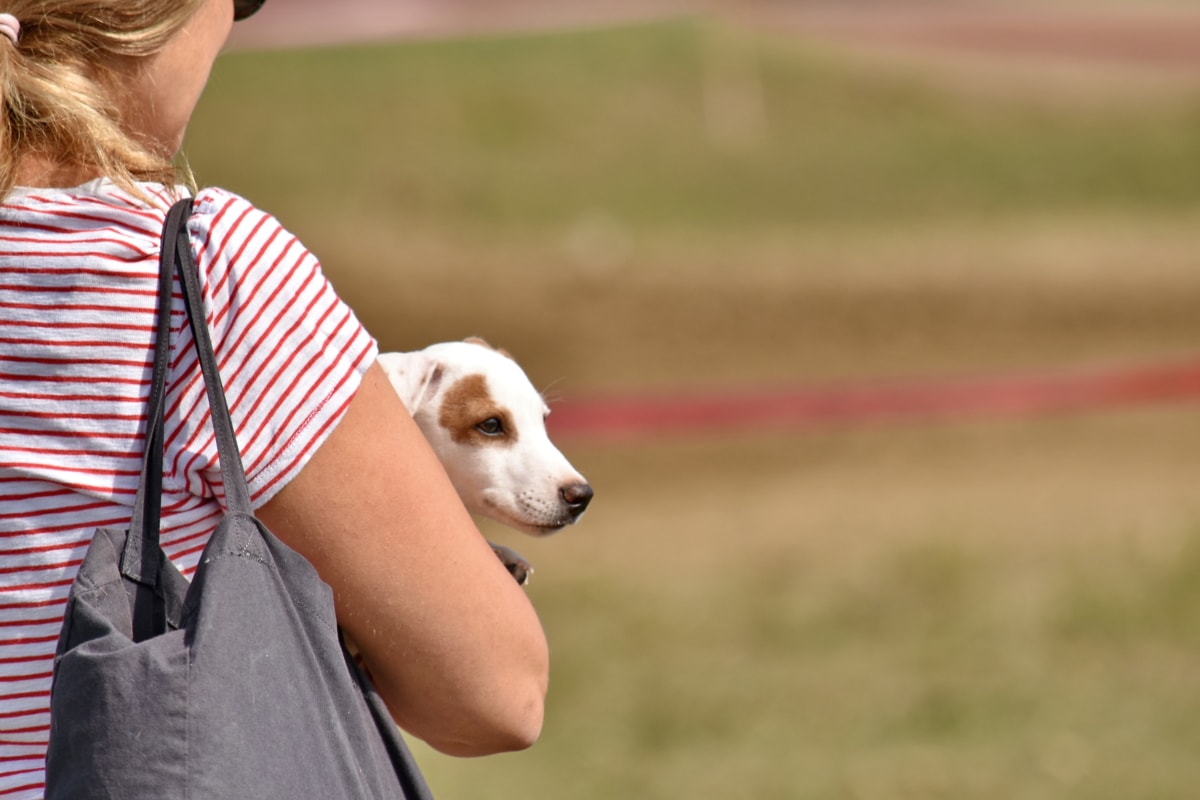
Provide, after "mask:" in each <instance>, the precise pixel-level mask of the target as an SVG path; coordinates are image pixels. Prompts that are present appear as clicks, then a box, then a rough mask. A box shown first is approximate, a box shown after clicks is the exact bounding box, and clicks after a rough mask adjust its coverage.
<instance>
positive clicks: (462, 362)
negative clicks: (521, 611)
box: [379, 338, 594, 584]
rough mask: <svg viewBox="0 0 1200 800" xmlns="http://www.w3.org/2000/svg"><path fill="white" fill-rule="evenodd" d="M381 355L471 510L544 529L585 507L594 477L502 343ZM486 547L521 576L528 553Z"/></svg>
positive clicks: (569, 520) (522, 527)
mask: <svg viewBox="0 0 1200 800" xmlns="http://www.w3.org/2000/svg"><path fill="white" fill-rule="evenodd" d="M379 363H380V366H382V367H383V369H384V372H385V373H386V374H387V376H388V378H389V379H390V380H391V382H392V386H393V387H394V388H395V389H396V393H397V394H398V395H399V396H400V399H401V401H403V403H404V405H405V406H406V407H407V408H408V410H409V412H410V413H411V414H412V415H413V419H414V420H416V423H417V425H418V427H420V429H421V432H422V433H424V435H425V438H426V439H427V440H428V441H429V444H430V445H431V446H432V447H433V450H434V452H435V453H436V454H437V456H438V458H439V459H440V460H441V462H442V464H443V466H444V467H445V468H446V473H447V474H448V475H449V476H450V480H451V482H452V483H453V484H454V488H455V490H456V491H457V492H458V494H459V497H461V498H462V501H463V503H464V504H465V505H466V507H467V510H468V511H470V512H471V513H472V514H478V515H480V516H484V517H488V518H490V519H494V520H496V521H497V522H500V523H502V524H504V525H507V526H508V527H510V528H515V529H516V530H519V531H524V532H525V533H528V534H531V535H533V536H545V535H548V534H551V533H555V532H556V531H559V530H562V529H563V528H564V527H566V526H567V525H572V524H574V523H575V522H577V521H578V520H579V518H580V517H581V516H582V515H583V512H584V511H585V510H587V507H588V504H589V503H590V502H591V500H592V497H593V494H594V493H593V491H592V487H591V486H590V485H589V484H588V482H587V481H586V480H585V479H584V478H583V476H582V475H580V474H579V472H578V471H577V470H576V469H575V468H574V467H572V466H571V464H570V463H569V462H568V461H567V459H566V458H565V457H564V456H563V454H562V453H560V452H559V450H558V448H557V447H555V446H554V444H553V443H552V442H551V441H550V437H549V436H548V435H547V433H546V417H547V416H548V415H549V413H550V409H549V408H547V406H546V402H545V400H544V399H543V398H542V395H541V393H540V392H538V390H537V389H535V388H534V386H533V384H532V383H530V381H529V378H528V377H527V376H526V375H525V372H524V371H523V370H522V369H521V368H520V366H518V365H517V362H516V361H514V360H513V358H512V356H510V355H509V354H508V353H506V352H504V351H503V350H497V349H495V348H493V347H492V346H491V345H489V344H488V343H487V342H485V341H484V340H482V339H474V338H473V339H467V340H466V341H462V342H443V343H441V344H435V345H431V346H430V347H427V348H425V349H424V350H419V351H417V352H412V353H382V354H380V356H379ZM492 548H493V549H494V550H495V551H496V554H497V555H498V556H499V557H500V560H501V561H503V562H504V563H505V566H506V567H508V569H509V571H510V572H511V573H512V574H513V577H514V578H516V579H517V582H518V583H521V584H524V583H525V582H526V581H527V580H528V578H529V575H530V574H531V573H532V571H533V569H532V567H531V566H530V565H529V564H528V562H526V561H525V560H524V559H523V558H521V557H520V556H519V555H517V554H516V553H514V552H513V551H512V550H509V549H508V548H505V547H500V546H498V545H492Z"/></svg>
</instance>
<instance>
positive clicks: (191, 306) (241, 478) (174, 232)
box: [163, 199, 254, 516]
mask: <svg viewBox="0 0 1200 800" xmlns="http://www.w3.org/2000/svg"><path fill="white" fill-rule="evenodd" d="M179 206H186V209H187V211H188V212H189V213H188V214H184V215H183V216H182V217H180V218H179V219H177V220H175V227H173V228H171V229H170V230H166V229H164V234H163V245H164V248H165V247H166V246H168V245H174V247H173V249H174V251H175V254H176V260H177V261H176V263H177V264H178V266H179V275H180V277H181V278H182V279H183V301H184V306H185V307H186V308H187V315H188V324H189V325H190V326H191V328H192V339H193V341H194V343H195V346H196V355H197V356H198V358H199V359H200V370H201V371H202V372H203V373H204V388H205V390H206V391H207V392H208V406H209V412H210V416H211V417H212V426H213V432H214V433H215V434H216V438H217V454H218V456H219V457H220V464H221V481H222V483H224V484H225V507H226V508H227V509H228V510H229V513H231V514H248V515H251V516H253V514H254V509H253V507H252V506H251V505H250V486H249V484H248V483H247V482H246V470H245V467H243V465H242V456H241V452H240V451H239V450H238V443H237V435H236V434H235V433H234V430H233V420H232V419H230V417H229V406H228V404H227V403H226V402H225V388H224V384H223V383H222V382H221V371H220V369H219V368H218V367H217V355H216V353H215V352H214V351H213V346H212V338H211V337H210V336H209V333H208V318H207V317H206V316H205V313H204V298H203V296H202V295H201V293H200V278H199V276H198V275H197V274H196V262H195V260H194V259H193V258H192V244H191V240H190V239H189V238H188V236H187V220H188V216H189V215H190V212H191V207H192V201H191V200H190V199H189V200H182V201H180V202H179V203H177V204H176V207H179ZM167 221H168V222H170V221H171V218H170V217H169V216H168V220H167Z"/></svg>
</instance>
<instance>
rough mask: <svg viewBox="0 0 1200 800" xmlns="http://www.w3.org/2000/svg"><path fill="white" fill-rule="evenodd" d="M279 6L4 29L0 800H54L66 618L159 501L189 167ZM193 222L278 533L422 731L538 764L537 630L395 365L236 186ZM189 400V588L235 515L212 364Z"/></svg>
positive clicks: (37, 7)
mask: <svg viewBox="0 0 1200 800" xmlns="http://www.w3.org/2000/svg"><path fill="white" fill-rule="evenodd" d="M261 4H262V3H261V0H259V2H253V0H251V2H240V1H239V0H11V1H10V2H9V3H8V5H7V7H6V8H5V11H6V12H7V13H5V14H2V15H0V92H2V93H3V102H4V106H5V112H6V114H5V118H4V120H3V121H2V122H0V195H2V196H3V198H4V200H3V205H2V207H0V501H2V503H0V797H5V798H25V797H39V796H40V795H41V791H42V781H43V777H42V760H43V758H44V753H45V746H46V739H47V733H48V729H49V721H48V708H49V685H50V676H51V670H52V662H53V653H54V648H55V642H56V639H57V635H58V629H59V627H60V625H61V621H62V613H63V608H64V603H65V598H66V594H67V591H68V589H69V587H70V584H71V580H72V578H73V576H74V574H75V572H76V570H77V568H78V565H79V561H80V559H81V558H82V556H83V553H84V551H85V550H86V548H87V545H88V542H89V537H90V535H91V532H92V531H93V530H94V529H96V528H97V527H124V526H125V525H127V524H128V521H129V509H130V506H131V504H132V502H133V496H134V492H135V490H136V486H137V481H138V470H139V468H140V464H141V457H142V449H143V447H144V444H145V441H144V436H143V435H142V431H143V429H144V422H143V415H144V410H145V409H144V406H145V402H146V395H147V393H148V382H149V375H150V367H151V365H150V359H151V347H152V344H153V341H152V340H153V336H152V327H153V321H154V301H155V291H154V290H155V280H156V275H157V258H158V252H157V251H158V237H159V234H160V232H161V227H162V222H163V218H164V214H165V210H166V208H167V207H168V205H169V204H170V201H171V200H172V198H173V197H174V196H175V195H176V194H177V193H178V190H177V189H176V188H175V186H176V184H177V182H178V181H177V177H176V174H175V171H174V169H173V168H172V161H173V159H174V157H175V155H176V153H177V151H178V149H179V147H180V145H181V142H182V141H183V135H184V131H185V129H186V127H187V123H188V119H189V117H190V116H191V113H192V110H193V108H194V107H195V104H196V102H197V100H198V98H199V96H200V94H201V92H202V90H203V87H204V84H205V83H206V81H207V78H208V74H209V71H210V69H211V67H212V64H213V61H214V60H215V58H216V56H217V54H218V52H219V51H220V49H221V47H222V45H223V43H224V42H225V40H226V38H227V36H228V34H229V32H230V30H231V27H232V24H233V22H234V20H235V18H236V19H242V18H244V17H246V16H248V15H249V14H251V13H253V12H254V11H256V10H257V8H258V6H260V5H261ZM229 123H230V125H236V124H237V121H236V120H230V121H229ZM195 207H196V211H195V214H194V215H193V217H192V219H191V221H190V223H189V233H190V235H191V240H192V246H193V251H194V252H195V254H196V260H197V265H198V269H199V271H200V274H201V283H202V285H203V287H204V295H205V303H206V306H207V309H208V322H209V326H210V329H211V331H212V334H213V340H214V344H215V347H216V351H217V356H218V359H219V361H220V362H221V371H222V375H223V378H224V381H225V388H226V394H227V397H228V400H229V404H230V408H231V412H232V416H233V420H234V424H235V426H236V427H237V428H238V439H239V445H240V447H241V449H242V455H243V461H244V462H245V464H246V472H247V477H248V479H249V481H250V488H251V491H252V493H253V495H254V501H255V505H256V507H257V509H258V514H259V517H260V518H261V519H262V520H263V521H264V522H265V523H266V524H267V525H268V527H270V528H271V529H272V531H274V532H275V533H276V535H278V536H279V538H280V539H282V540H283V541H284V542H286V543H287V544H289V545H290V546H292V547H293V548H295V549H296V550H298V551H299V552H300V553H302V554H303V555H305V556H306V557H307V558H308V559H309V560H310V561H311V562H312V563H313V565H314V566H315V567H316V568H317V570H318V571H319V572H320V574H321V575H322V577H323V578H324V579H325V580H326V581H327V582H328V583H329V584H330V585H331V586H332V587H333V589H334V594H335V600H336V604H337V610H338V618H339V621H340V622H341V624H342V626H343V627H344V628H345V629H346V631H347V632H348V633H349V635H350V636H352V637H353V639H354V640H355V642H356V643H357V644H358V646H359V648H360V650H361V651H362V657H363V659H364V661H365V662H366V665H367V666H368V667H369V669H370V671H371V673H372V674H373V676H374V678H375V681H376V684H377V686H378V688H379V690H380V693H381V695H382V696H383V697H384V699H385V700H386V701H387V703H388V706H389V708H390V709H391V711H392V713H393V716H394V717H395V719H396V721H397V722H398V723H399V724H400V725H401V727H403V728H404V729H405V730H407V731H408V732H409V733H411V734H413V735H415V736H417V737H419V738H421V739H423V740H425V741H426V742H428V743H429V744H430V745H432V746H433V747H435V748H437V749H438V750H441V751H443V752H445V753H449V754H452V755H460V756H473V755H483V754H488V753H494V752H500V751H505V750H513V749H519V748H523V747H527V746H529V745H530V744H531V743H532V742H533V741H534V740H535V739H536V738H537V736H538V734H539V732H540V728H541V722H542V711H543V701H544V697H545V691H546V680H547V651H546V643H545V638H544V636H543V633H542V630H541V626H540V624H539V622H538V619H537V616H536V614H535V613H534V611H533V609H532V607H531V606H530V604H529V602H528V600H527V598H526V597H525V595H524V593H523V592H522V591H521V590H520V588H519V587H518V586H517V585H516V583H515V582H514V581H513V580H512V579H511V578H510V577H509V575H508V573H507V572H506V571H505V569H504V568H503V567H502V565H501V564H500V563H499V562H498V561H497V559H496V558H495V556H494V555H493V554H492V552H491V550H490V548H489V547H488V545H487V543H486V542H485V541H484V539H483V538H482V536H480V534H479V532H478V530H477V529H476V528H475V527H474V524H473V523H472V522H471V520H470V517H469V516H468V515H467V513H466V511H465V510H464V509H463V507H462V505H461V503H460V502H459V500H458V498H457V496H456V495H455V493H454V490H453V488H452V486H451V485H450V483H449V481H448V479H447V478H446V476H445V473H444V472H443V471H442V468H441V466H440V464H438V462H437V461H436V459H435V457H434V456H433V454H432V452H431V451H430V449H429V447H428V445H427V444H426V443H425V441H424V440H423V439H422V438H421V435H420V433H419V431H418V430H417V428H416V427H415V425H414V423H413V421H412V419H411V417H410V416H409V415H408V413H407V412H406V411H405V409H404V408H403V406H402V405H401V403H400V401H399V399H398V398H397V396H396V394H395V393H394V392H393V390H392V389H391V387H390V385H389V384H388V382H387V380H386V379H385V378H384V376H383V374H382V372H381V370H380V368H379V367H378V365H376V364H375V363H374V361H375V355H376V345H375V343H374V341H373V340H372V339H371V338H370V336H369V335H368V334H367V332H366V331H365V330H363V329H362V327H361V326H360V325H359V323H358V321H357V320H356V319H355V318H354V315H353V314H352V312H351V311H350V310H349V309H348V308H347V307H346V306H345V305H343V304H342V302H341V301H340V300H339V299H338V298H337V296H336V295H335V294H334V292H333V290H332V289H331V288H330V286H329V285H328V284H327V283H326V281H325V279H324V278H323V276H322V274H321V271H320V267H319V265H318V263H317V262H316V260H315V259H314V258H313V256H312V255H311V254H310V253H309V252H308V251H307V250H305V249H304V247H303V246H302V245H301V244H300V243H299V242H298V241H297V240H296V239H295V238H293V237H292V236H291V235H290V234H289V233H288V232H287V231H285V230H283V229H282V228H281V227H280V225H279V223H278V222H277V221H276V220H275V219H273V218H272V217H270V216H269V215H267V214H265V213H263V212H261V211H259V210H258V209H256V208H255V207H254V206H253V205H251V204H250V203H248V202H247V201H245V200H243V199H241V198H239V197H237V196H235V195H233V194H230V193H229V192H226V191H223V190H220V189H205V190H202V191H200V192H199V193H198V194H197V195H196V204H195ZM185 324H186V323H185V322H184V320H183V319H182V316H181V314H179V313H178V309H177V316H176V317H175V318H173V320H172V330H173V331H174V332H176V333H178V332H180V331H181V330H182V329H183V327H184V326H185ZM169 381H170V385H169V388H168V400H167V402H168V412H167V413H168V418H167V433H166V456H165V463H166V467H165V474H164V498H163V531H162V541H163V546H164V549H165V550H166V551H167V553H168V555H169V556H170V557H171V558H172V560H173V561H175V563H176V564H177V565H178V566H179V567H180V569H181V570H183V571H184V573H185V574H191V572H192V571H194V569H195V565H196V562H197V559H198V558H199V554H200V551H201V550H202V549H203V546H204V543H205V541H206V540H207V536H208V534H209V533H210V532H211V529H212V527H213V525H215V523H216V521H217V518H218V516H219V502H220V499H221V497H222V494H223V493H222V488H221V478H220V472H219V468H218V465H217V457H216V447H215V444H214V443H213V441H212V438H211V428H210V427H209V425H208V421H207V402H206V400H205V399H204V397H203V391H204V390H203V385H202V383H201V382H200V380H199V371H198V365H197V364H196V361H195V356H194V353H193V352H191V350H190V348H189V349H188V352H177V353H176V354H175V355H174V356H173V361H172V367H171V375H170V379H169Z"/></svg>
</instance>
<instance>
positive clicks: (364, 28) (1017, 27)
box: [231, 0, 1200, 72]
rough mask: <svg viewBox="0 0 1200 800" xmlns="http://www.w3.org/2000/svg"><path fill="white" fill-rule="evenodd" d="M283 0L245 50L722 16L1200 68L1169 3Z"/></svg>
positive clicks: (821, 30) (254, 24)
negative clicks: (332, 2) (333, 6)
mask: <svg viewBox="0 0 1200 800" xmlns="http://www.w3.org/2000/svg"><path fill="white" fill-rule="evenodd" d="M328 8H329V4H328V3H326V2H323V0H276V2H275V3H268V4H267V5H266V6H265V7H264V9H263V11H261V12H260V13H259V14H258V15H257V16H256V17H254V18H252V19H250V20H249V21H247V22H244V23H241V24H239V25H238V26H237V28H236V30H235V31H234V36H233V39H232V40H231V45H232V46H233V47H238V48H261V47H295V46H306V45H321V44H334V43H348V42H356V41H378V40H386V39H395V38H402V37H430V36H448V35H462V34H471V33H480V32H486V31H496V30H536V29H548V28H561V27H572V26H582V25H596V24H614V23H621V22H630V21H636V20H645V19H652V18H657V17H667V16H673V15H680V14H699V13H717V14H722V15H727V16H734V17H738V18H741V19H745V20H749V21H752V22H758V23H762V24H769V25H771V26H772V27H773V28H775V29H779V28H781V27H782V28H784V29H791V30H794V31H795V32H796V33H797V34H800V35H804V36H812V37H820V38H822V39H824V40H827V41H830V42H835V43H843V44H850V45H855V46H860V47H864V46H865V47H868V48H872V49H885V50H893V51H900V52H918V51H924V52H938V53H943V54H959V55H964V54H974V55H980V54H983V55H991V56H1000V57H1007V58H1029V57H1034V58H1045V57H1051V58H1060V59H1074V60H1083V61H1090V62H1099V63H1105V64H1108V65H1110V66H1111V65H1124V66H1127V67H1136V68H1139V69H1140V68H1146V67H1154V68H1163V69H1170V70H1173V71H1183V72H1192V71H1195V70H1200V44H1198V42H1200V8H1196V7H1194V6H1191V5H1188V4H1184V3H1162V2H1146V3H1134V2H1107V3H1071V2H1064V0H1057V1H1056V2H1050V3H1042V4H1030V3H999V2H988V1H986V0H985V1H984V2H979V1H976V2H968V3H961V4H956V5H950V4H947V3H939V2H929V1H928V0H926V1H925V2H920V1H916V2H913V1H911V0H910V1H909V2H892V3H882V2H878V1H877V0H876V1H874V2H872V1H870V0H867V1H865V2H842V3H834V2H828V1H827V0H826V1H825V2H819V1H818V2H811V1H810V2H794V1H790V0H748V1H747V2H720V1H719V0H710V1H709V2H700V1H699V0H606V1H605V2H603V3H600V2H594V1H593V0H556V1H554V2H550V1H549V0H487V2H482V0H436V1H435V2H430V0H399V1H398V2H397V1H396V0H342V2H341V3H339V4H338V11H337V13H336V14H330V13H329V12H328Z"/></svg>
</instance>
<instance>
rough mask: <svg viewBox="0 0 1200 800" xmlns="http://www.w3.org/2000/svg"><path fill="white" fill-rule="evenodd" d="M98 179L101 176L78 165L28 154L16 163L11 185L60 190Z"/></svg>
mask: <svg viewBox="0 0 1200 800" xmlns="http://www.w3.org/2000/svg"><path fill="white" fill-rule="evenodd" d="M98 177H101V176H100V175H97V174H96V173H95V172H94V171H92V170H89V169H85V168H83V167H80V166H79V165H78V164H64V163H63V162H62V161H60V160H58V159H55V158H50V157H48V156H43V155H40V154H37V153H29V154H27V155H25V156H23V157H22V158H21V160H20V161H19V162H18V163H17V170H16V176H15V180H14V181H13V183H14V185H16V186H28V187H32V188H38V189H52V188H53V189H62V188H69V187H71V186H79V185H81V184H84V183H87V182H88V181H90V180H94V179H96V178H98Z"/></svg>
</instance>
